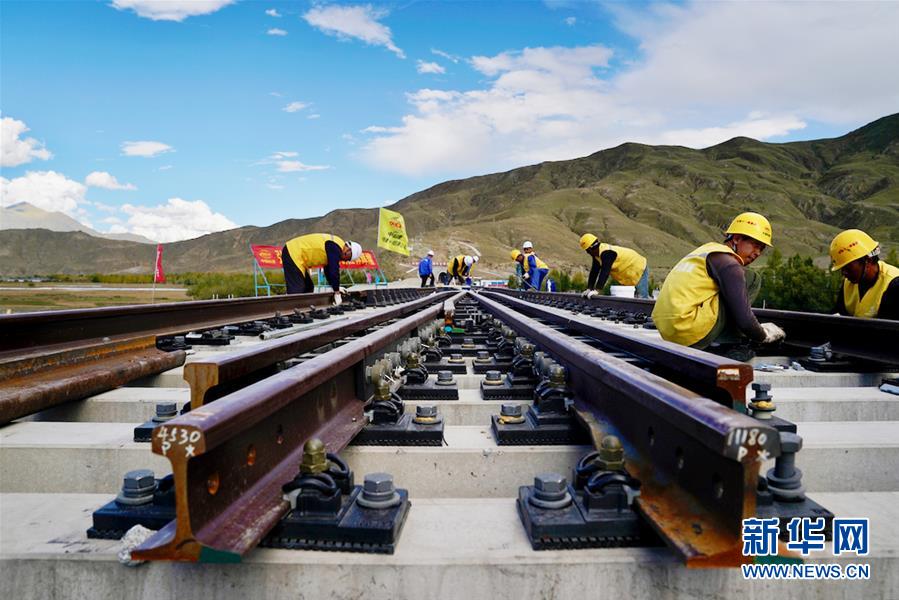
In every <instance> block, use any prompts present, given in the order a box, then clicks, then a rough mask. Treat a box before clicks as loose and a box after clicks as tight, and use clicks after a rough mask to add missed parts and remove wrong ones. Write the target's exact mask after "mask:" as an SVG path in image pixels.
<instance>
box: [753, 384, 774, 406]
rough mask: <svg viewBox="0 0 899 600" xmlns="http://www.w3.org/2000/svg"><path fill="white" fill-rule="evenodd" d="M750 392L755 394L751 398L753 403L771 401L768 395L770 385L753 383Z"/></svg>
mask: <svg viewBox="0 0 899 600" xmlns="http://www.w3.org/2000/svg"><path fill="white" fill-rule="evenodd" d="M752 390H753V391H754V392H755V395H754V396H753V397H752V399H753V401H755V402H767V401H769V400H771V399H772V398H771V394H769V393H768V392H769V391H771V384H770V383H753V384H752Z"/></svg>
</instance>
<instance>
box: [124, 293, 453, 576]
mask: <svg viewBox="0 0 899 600" xmlns="http://www.w3.org/2000/svg"><path fill="white" fill-rule="evenodd" d="M440 298H441V297H437V296H434V297H433V300H434V302H437V301H439V299H440ZM441 310H442V306H441V305H440V304H438V305H435V306H433V307H430V308H427V309H422V310H420V311H419V312H418V313H416V314H414V315H411V316H408V317H406V318H404V319H402V320H400V321H398V322H396V323H394V324H393V325H392V326H391V327H385V328H382V329H379V330H377V331H375V332H373V333H370V334H368V335H365V336H363V337H360V338H358V339H356V340H353V341H351V342H349V343H347V344H345V345H343V346H340V347H339V348H335V349H333V350H331V351H329V352H327V353H325V354H322V355H320V356H317V357H315V358H313V359H311V360H309V361H307V362H304V363H302V364H300V365H297V366H296V367H293V368H290V369H287V370H285V371H282V372H281V373H278V374H277V375H274V376H273V377H269V378H267V379H264V380H262V381H259V382H257V383H254V384H252V385H250V386H247V387H245V388H243V389H240V390H238V391H236V392H234V393H232V394H229V395H227V396H225V397H223V398H220V399H218V400H216V401H215V402H212V403H210V404H208V405H206V406H203V407H201V408H200V409H198V410H193V411H190V412H189V413H187V414H185V415H182V416H180V417H177V418H175V419H173V420H172V421H169V422H167V423H165V424H163V425H161V426H160V427H158V428H157V429H156V430H154V435H153V442H152V448H153V452H155V453H156V454H161V455H163V456H165V457H167V458H168V459H169V461H170V462H171V465H172V473H173V476H174V484H175V510H176V519H175V520H174V521H173V522H171V523H169V524H168V525H167V526H166V527H164V528H163V529H161V530H160V531H158V532H157V533H156V534H154V535H153V536H152V537H151V538H150V539H149V540H147V541H146V542H145V543H144V544H143V545H141V546H140V547H139V548H137V549H136V550H134V551H133V552H132V557H133V558H135V559H146V560H180V561H202V562H234V561H239V560H240V558H241V556H242V555H243V554H245V553H246V552H248V551H249V550H250V549H252V548H254V547H255V546H256V545H257V544H258V543H259V542H260V540H262V538H263V537H264V536H265V534H266V533H267V532H268V531H270V530H271V528H272V527H273V526H274V525H275V524H276V523H277V522H278V520H279V519H280V518H281V517H283V516H284V515H285V514H286V513H287V510H288V508H289V507H288V503H287V502H286V501H285V500H284V498H283V494H282V492H281V486H282V485H283V484H284V483H286V482H287V481H289V480H291V479H292V478H293V477H294V476H295V475H296V473H297V467H298V464H299V461H300V457H301V455H302V450H303V444H304V443H305V442H306V441H307V440H308V439H310V438H311V437H318V438H321V439H322V440H323V441H324V442H325V444H326V446H327V448H328V450H329V451H330V452H337V451H339V450H340V449H342V448H343V447H344V446H345V445H346V444H348V443H349V441H350V440H351V439H352V438H353V436H354V435H355V434H356V433H358V431H359V430H360V429H361V428H362V427H363V425H364V418H363V404H364V402H365V400H366V397H365V396H366V394H365V393H364V388H363V386H362V385H360V384H359V381H360V379H361V375H360V373H359V372H360V371H361V368H362V365H363V364H364V361H365V359H366V357H369V356H372V355H376V354H378V353H380V352H382V351H383V350H384V349H385V348H386V347H388V346H389V345H391V344H394V343H395V342H397V341H399V340H400V339H402V338H404V337H406V336H408V335H409V333H410V332H411V331H413V330H415V328H417V327H418V326H420V325H421V324H423V323H425V322H427V321H430V320H433V319H435V318H437V317H438V315H440V312H441Z"/></svg>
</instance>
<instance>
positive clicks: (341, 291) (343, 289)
mask: <svg viewBox="0 0 899 600" xmlns="http://www.w3.org/2000/svg"><path fill="white" fill-rule="evenodd" d="M337 291H338V292H340V293H341V294H348V293H349V292H348V291H346V288H345V287H342V288H338V289H337Z"/></svg>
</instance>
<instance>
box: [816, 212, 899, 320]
mask: <svg viewBox="0 0 899 600" xmlns="http://www.w3.org/2000/svg"><path fill="white" fill-rule="evenodd" d="M879 256H880V244H878V243H877V242H875V241H874V240H873V239H872V238H871V236H869V235H868V234H867V233H865V232H864V231H861V230H858V229H847V230H846V231H843V232H842V233H839V234H837V236H836V237H835V238H833V241H832V242H830V259H831V260H832V261H833V266H832V267H831V268H830V270H831V271H837V270H839V271H840V272H841V273H842V274H843V277H844V278H845V279H844V280H843V287H842V291H841V292H840V294H839V295H838V296H837V312H838V313H840V314H841V315H847V316H850V317H863V318H866V319H874V318H879V319H894V320H899V268H897V267H895V266H893V265H891V264H888V263H885V262H883V261H882V260H880V259H879V258H878V257H879Z"/></svg>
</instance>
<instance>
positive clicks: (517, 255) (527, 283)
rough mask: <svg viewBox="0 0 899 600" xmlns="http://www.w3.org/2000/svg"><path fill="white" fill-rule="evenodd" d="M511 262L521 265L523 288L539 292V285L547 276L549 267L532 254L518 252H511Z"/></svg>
mask: <svg viewBox="0 0 899 600" xmlns="http://www.w3.org/2000/svg"><path fill="white" fill-rule="evenodd" d="M525 243H527V242H525ZM512 260H514V261H515V262H517V263H518V264H519V265H521V269H522V275H521V280H522V282H523V284H524V287H525V288H526V289H532V290H535V291H537V292H539V291H540V286H541V284H542V283H543V281H544V280H545V279H546V276H547V275H548V274H549V267H548V266H547V265H546V263H545V262H543V261H542V260H540V258H539V257H538V256H537V255H536V254H534V253H533V252H531V253H529V254H522V253H521V252H520V251H518V250H512Z"/></svg>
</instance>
